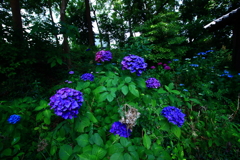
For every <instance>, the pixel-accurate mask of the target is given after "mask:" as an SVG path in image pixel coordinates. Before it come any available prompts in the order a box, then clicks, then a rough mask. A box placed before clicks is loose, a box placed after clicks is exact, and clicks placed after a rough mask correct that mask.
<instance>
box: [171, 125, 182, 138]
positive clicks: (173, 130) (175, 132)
mask: <svg viewBox="0 0 240 160" xmlns="http://www.w3.org/2000/svg"><path fill="white" fill-rule="evenodd" d="M171 131H172V132H173V134H175V135H176V136H177V137H178V138H180V136H181V129H180V128H179V127H178V126H176V125H174V126H172V127H171Z"/></svg>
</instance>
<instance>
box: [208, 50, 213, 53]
mask: <svg viewBox="0 0 240 160" xmlns="http://www.w3.org/2000/svg"><path fill="white" fill-rule="evenodd" d="M208 52H214V50H208V51H206V53H208Z"/></svg>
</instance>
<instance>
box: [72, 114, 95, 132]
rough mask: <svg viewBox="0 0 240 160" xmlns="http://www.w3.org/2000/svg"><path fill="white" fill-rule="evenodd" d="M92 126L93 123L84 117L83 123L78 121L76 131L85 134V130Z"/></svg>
mask: <svg viewBox="0 0 240 160" xmlns="http://www.w3.org/2000/svg"><path fill="white" fill-rule="evenodd" d="M90 124H91V123H90V121H89V119H88V118H87V117H83V118H82V119H81V122H79V121H77V123H76V124H75V130H76V131H77V132H84V128H85V127H88V126H90Z"/></svg>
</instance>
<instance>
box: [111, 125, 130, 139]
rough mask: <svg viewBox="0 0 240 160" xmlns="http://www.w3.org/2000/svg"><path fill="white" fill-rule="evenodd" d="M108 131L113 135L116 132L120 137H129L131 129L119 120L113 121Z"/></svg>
mask: <svg viewBox="0 0 240 160" xmlns="http://www.w3.org/2000/svg"><path fill="white" fill-rule="evenodd" d="M110 132H111V133H113V134H114V135H116V134H118V135H119V136H120V137H125V138H127V137H129V136H130V134H131V130H130V129H127V126H126V125H125V124H124V123H121V122H114V123H113V124H112V127H111V129H110Z"/></svg>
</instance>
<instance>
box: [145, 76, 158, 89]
mask: <svg viewBox="0 0 240 160" xmlns="http://www.w3.org/2000/svg"><path fill="white" fill-rule="evenodd" d="M160 85H161V84H160V82H159V81H158V80H157V79H156V78H148V79H147V80H146V86H147V87H148V88H159V87H160Z"/></svg>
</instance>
